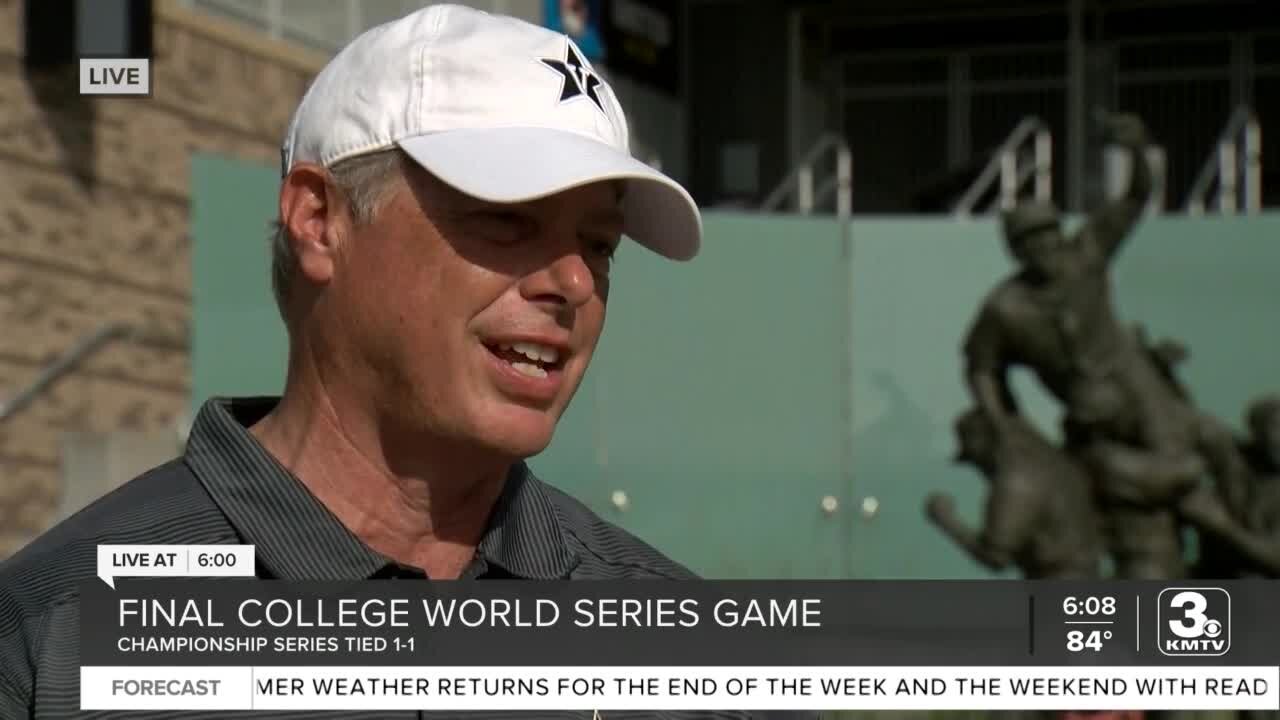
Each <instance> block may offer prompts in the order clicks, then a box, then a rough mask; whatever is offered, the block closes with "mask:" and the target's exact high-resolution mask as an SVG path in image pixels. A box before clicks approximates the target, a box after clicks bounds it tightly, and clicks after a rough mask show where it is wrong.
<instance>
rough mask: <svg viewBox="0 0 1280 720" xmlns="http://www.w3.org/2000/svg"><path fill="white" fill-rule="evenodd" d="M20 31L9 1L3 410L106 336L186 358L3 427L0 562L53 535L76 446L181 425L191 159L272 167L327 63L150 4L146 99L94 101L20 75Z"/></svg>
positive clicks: (128, 367) (83, 370)
mask: <svg viewBox="0 0 1280 720" xmlns="http://www.w3.org/2000/svg"><path fill="white" fill-rule="evenodd" d="M20 13H21V3H20V2H19V1H18V0H0V189H3V192H0V398H7V397H11V396H12V395H13V394H14V393H16V392H19V391H20V390H21V389H22V388H23V387H25V386H26V385H27V384H28V383H29V382H30V381H31V380H32V379H33V378H34V377H36V376H37V374H38V373H39V372H40V370H41V369H42V368H43V367H45V366H46V365H48V363H50V362H51V361H52V360H54V359H55V358H56V357H57V356H58V355H59V354H60V353H62V352H63V351H65V350H66V349H67V348H68V347H70V346H71V345H73V344H74V343H75V342H76V341H77V340H79V339H80V338H82V337H83V336H85V335H86V334H88V333H91V332H93V331H94V330H95V329H97V328H98V327H100V326H101V325H102V324H103V323H106V322H114V321H123V322H128V323H131V324H134V325H136V326H139V327H143V328H145V329H147V330H149V331H151V332H154V333H158V334H160V335H163V336H164V337H168V338H173V339H175V340H177V341H178V342H179V346H178V347H177V348H171V347H155V346H146V345H142V344H139V343H134V342H117V343H114V344H112V345H110V346H108V347H107V348H106V349H104V350H102V351H101V352H99V353H97V354H96V355H94V356H93V357H92V358H90V359H89V360H88V361H86V362H85V363H84V364H83V365H82V366H81V367H80V369H78V370H77V371H75V372H74V373H72V374H71V375H70V376H68V377H66V378H64V379H63V380H62V381H61V382H59V383H57V384H56V385H54V386H53V387H51V388H50V389H48V390H47V391H46V392H45V393H43V394H42V395H41V396H40V397H39V398H38V399H37V400H36V401H35V402H34V403H33V404H32V405H31V406H29V407H28V408H26V409H25V410H23V411H21V412H19V413H18V414H16V415H14V416H13V417H11V418H9V419H8V420H6V421H4V422H3V423H2V424H0V557H4V556H7V555H8V554H10V553H11V552H12V551H13V550H15V549H16V548H18V547H20V546H21V545H22V544H23V543H25V542H26V541H27V540H28V539H30V537H31V536H33V535H34V534H36V533H37V532H38V531H40V530H43V529H44V528H45V527H46V526H47V525H48V524H49V523H50V522H51V521H52V519H53V518H54V517H55V514H56V513H57V508H58V507H59V505H60V503H61V502H62V499H63V497H64V495H66V493H65V491H64V488H63V483H62V479H61V472H60V463H61V460H60V457H61V455H60V452H61V447H62V443H63V441H64V440H65V438H66V436H67V434H68V433H107V432H111V431H120V430H123V431H131V432H147V431H156V432H161V433H167V432H169V431H170V430H172V429H173V428H174V427H175V425H177V424H179V423H181V422H182V421H183V418H184V414H185V411H186V409H187V401H188V392H189V385H190V369H189V358H188V353H187V352H186V351H185V350H184V349H181V347H182V345H185V343H186V342H187V336H188V334H189V328H190V312H191V308H190V301H191V289H190V288H191V263H190V257H191V243H190V237H189V230H188V227H189V224H188V216H189V208H190V194H191V193H190V188H189V177H190V169H189V166H190V158H191V156H192V153H193V152H196V151H206V152H216V153H220V154H223V155H226V156H230V157H234V158H239V159H243V160H248V161H257V162H262V163H264V164H271V163H275V162H278V157H279V151H278V150H277V148H278V145H279V138H280V137H281V135H282V133H283V130H284V126H285V124H286V121H287V118H288V114H289V113H290V112H291V111H292V108H293V106H294V105H295V104H296V102H297V99H298V97H300V95H301V93H302V92H303V90H304V88H305V85H306V83H307V81H308V80H309V78H310V77H311V75H312V74H314V72H315V70H316V69H318V68H319V67H320V63H321V62H322V58H320V57H319V56H316V55H312V54H310V53H307V52H303V51H295V50H291V49H289V48H286V47H283V46H281V45H280V44H278V43H267V42H265V41H263V40H260V39H257V38H255V37H254V34H253V32H252V31H251V30H245V29H240V28H238V27H237V26H235V25H233V24H229V23H227V22H224V21H220V20H217V19H214V18H209V17H205V16H203V15H199V14H194V13H190V12H188V11H185V10H183V9H181V8H180V7H177V6H176V4H174V3H166V2H157V9H156V14H157V20H156V37H155V53H156V58H155V65H154V67H153V78H154V88H155V93H154V96H153V97H151V98H147V99H127V98H119V99H116V98H107V99H93V100H89V99H84V98H81V97H80V96H79V95H78V94H77V92H76V87H77V86H76V75H75V69H74V68H72V69H70V70H69V71H68V72H66V73H64V74H62V75H58V76H49V77H32V76H29V75H28V74H27V73H26V71H25V70H24V68H23V65H22V52H23V50H22V38H21V36H20V32H21V28H22V22H21V17H20ZM263 237H265V228H264V231H263ZM262 242H265V239H263V240H262ZM73 494H74V493H73Z"/></svg>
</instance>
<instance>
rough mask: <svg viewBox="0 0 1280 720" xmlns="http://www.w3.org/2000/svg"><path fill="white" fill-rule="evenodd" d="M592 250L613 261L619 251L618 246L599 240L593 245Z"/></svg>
mask: <svg viewBox="0 0 1280 720" xmlns="http://www.w3.org/2000/svg"><path fill="white" fill-rule="evenodd" d="M592 250H593V251H594V252H595V253H596V254H597V255H599V256H600V257H603V258H608V259H610V260H612V259H613V254H614V253H616V252H617V251H618V246H617V245H615V244H614V243H612V242H609V241H608V240H599V241H597V242H595V243H593V244H592Z"/></svg>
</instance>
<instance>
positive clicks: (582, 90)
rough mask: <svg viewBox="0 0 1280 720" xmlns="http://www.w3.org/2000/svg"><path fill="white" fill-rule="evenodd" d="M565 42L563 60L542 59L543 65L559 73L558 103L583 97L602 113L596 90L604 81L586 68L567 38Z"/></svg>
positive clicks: (602, 105)
mask: <svg viewBox="0 0 1280 720" xmlns="http://www.w3.org/2000/svg"><path fill="white" fill-rule="evenodd" d="M565 40H566V42H565V53H564V59H563V60H556V59H552V58H542V64H543V65H546V66H547V67H549V68H551V69H552V70H555V71H556V72H558V73H560V102H568V101H569V100H572V99H574V98H576V97H579V96H582V95H585V96H586V97H588V98H590V99H591V102H593V103H595V104H596V107H597V108H600V112H604V103H602V102H601V101H600V94H599V93H598V92H597V88H599V87H600V86H601V85H603V84H604V81H602V80H601V79H600V77H599V76H598V75H596V74H595V73H594V72H592V71H591V68H589V67H587V64H586V62H584V61H583V59H582V56H581V55H579V54H578V48H577V47H575V46H574V44H573V43H572V42H569V41H568V38H565Z"/></svg>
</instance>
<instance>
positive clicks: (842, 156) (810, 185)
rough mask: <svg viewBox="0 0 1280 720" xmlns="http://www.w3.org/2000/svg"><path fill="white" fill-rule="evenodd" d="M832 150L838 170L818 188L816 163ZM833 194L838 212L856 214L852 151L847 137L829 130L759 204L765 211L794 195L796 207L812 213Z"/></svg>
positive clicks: (771, 209)
mask: <svg viewBox="0 0 1280 720" xmlns="http://www.w3.org/2000/svg"><path fill="white" fill-rule="evenodd" d="M832 151H834V152H835V156H836V172H835V174H834V175H833V176H830V177H828V178H827V179H826V180H824V181H823V183H822V185H820V186H818V187H816V188H815V186H814V165H816V164H817V162H818V161H819V160H821V159H822V158H823V157H824V156H825V155H826V154H827V153H830V152H832ZM833 194H834V195H835V198H836V215H838V216H840V217H842V218H844V217H849V216H850V215H851V214H853V151H852V150H850V149H849V143H848V142H846V141H845V139H844V138H842V137H840V136H839V135H835V134H832V133H827V134H825V135H823V136H822V137H820V138H818V141H817V142H816V143H814V145H813V147H811V148H810V149H809V151H808V152H806V153H805V154H804V156H803V157H801V158H800V162H798V163H796V166H795V167H794V168H792V170H791V172H790V173H788V174H787V177H786V178H785V179H783V181H782V182H781V183H779V185H778V187H776V188H774V190H773V192H771V193H769V196H768V197H767V198H765V200H764V202H763V203H761V204H760V209H761V210H764V211H765V212H773V211H776V210H778V209H779V208H781V207H782V204H783V203H784V202H786V200H787V198H789V197H791V196H792V195H794V196H795V200H796V209H797V210H798V211H799V212H800V213H801V214H803V215H811V214H813V211H814V208H815V207H818V206H820V205H822V204H824V203H826V202H827V200H829V199H830V198H831V196H832V195H833Z"/></svg>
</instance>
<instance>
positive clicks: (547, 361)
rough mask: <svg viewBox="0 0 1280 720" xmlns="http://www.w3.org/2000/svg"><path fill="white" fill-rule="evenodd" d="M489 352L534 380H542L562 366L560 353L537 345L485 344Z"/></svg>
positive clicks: (527, 343)
mask: <svg viewBox="0 0 1280 720" xmlns="http://www.w3.org/2000/svg"><path fill="white" fill-rule="evenodd" d="M485 347H486V348H488V349H489V352H491V353H493V354H494V355H497V356H498V358H499V359H500V360H503V361H505V362H506V363H507V364H509V365H511V367H513V368H515V370H516V372H518V373H520V374H521V375H527V376H529V377H534V378H544V377H546V376H547V373H549V372H552V371H555V370H559V369H560V367H561V364H562V359H561V357H560V351H559V350H557V349H556V348H553V347H550V346H548V345H539V344H538V343H529V342H518V343H485Z"/></svg>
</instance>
